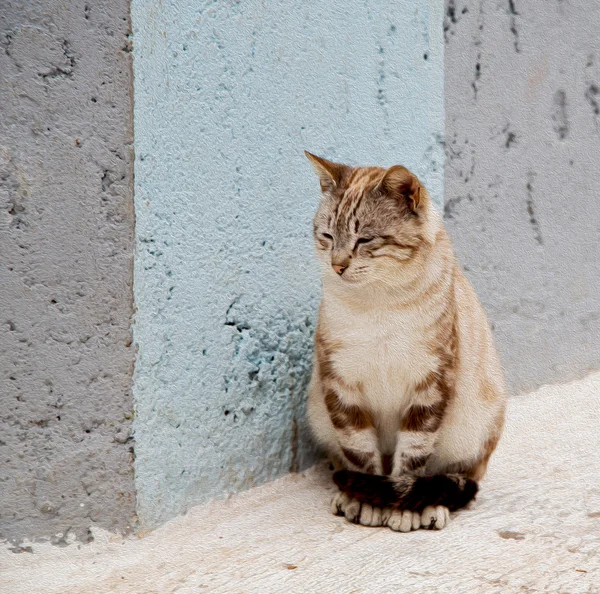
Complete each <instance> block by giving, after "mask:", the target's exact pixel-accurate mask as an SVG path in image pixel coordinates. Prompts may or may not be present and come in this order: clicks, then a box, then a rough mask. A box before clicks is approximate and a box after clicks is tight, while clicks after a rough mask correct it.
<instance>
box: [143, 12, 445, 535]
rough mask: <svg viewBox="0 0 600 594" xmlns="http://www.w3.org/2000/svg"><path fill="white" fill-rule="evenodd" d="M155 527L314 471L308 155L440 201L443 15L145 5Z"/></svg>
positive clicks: (148, 403)
mask: <svg viewBox="0 0 600 594" xmlns="http://www.w3.org/2000/svg"><path fill="white" fill-rule="evenodd" d="M132 18H133V27H134V39H135V49H134V55H135V60H134V72H135V128H136V190H135V203H136V220H137V235H138V237H137V257H136V265H135V287H134V289H135V298H136V304H137V307H138V311H137V314H136V323H135V326H134V336H135V341H136V343H137V346H138V347H139V355H138V359H137V363H136V372H135V382H134V397H135V407H136V416H135V420H134V428H135V438H136V461H135V466H136V486H137V489H138V512H139V516H140V521H141V523H142V525H146V526H148V525H154V524H156V523H158V522H160V521H162V520H164V519H166V518H168V517H169V516H172V515H174V514H176V513H179V512H182V511H184V510H185V509H186V508H187V507H188V506H189V505H191V504H193V503H197V502H200V501H204V500H207V499H209V498H211V497H218V496H222V495H223V494H225V493H227V492H231V491H238V490H241V489H244V488H247V487H250V486H251V485H254V484H256V483H259V482H263V481H265V480H267V479H269V478H272V477H274V476H276V475H279V474H282V473H284V472H287V471H289V470H290V469H296V468H299V467H302V466H304V465H306V464H307V463H308V461H310V460H311V459H312V453H311V449H310V447H309V446H308V445H307V441H306V437H305V427H304V421H303V413H304V399H305V395H306V394H305V392H306V385H307V381H308V377H309V370H310V366H311V361H310V353H311V350H312V336H313V330H314V320H315V314H316V308H317V304H318V297H319V282H318V278H317V270H316V265H315V263H314V258H313V251H312V238H311V234H312V230H311V219H312V214H313V212H314V210H315V208H316V205H317V200H318V183H317V181H316V178H315V177H314V174H313V173H312V170H311V168H310V166H309V164H308V162H307V161H306V159H305V157H304V155H303V153H302V150H303V149H305V148H307V149H309V150H311V151H313V152H315V153H317V154H321V155H323V156H325V157H327V158H330V159H339V160H344V161H347V162H349V163H352V164H381V165H391V164H393V163H396V162H403V163H404V164H406V165H408V166H409V167H412V168H414V170H415V171H416V172H417V173H419V174H421V175H422V176H424V178H425V180H426V181H427V183H428V185H429V187H430V188H431V190H432V193H433V195H434V196H436V198H437V199H438V201H440V202H441V192H442V185H443V182H442V173H443V172H442V162H443V149H442V142H441V133H442V132H443V97H442V93H443V37H442V20H443V4H442V2H441V1H438V0H435V1H433V0H432V1H431V2H430V3H428V2H414V1H413V0H404V1H401V2H398V1H392V0H389V1H385V2H374V1H370V2H369V1H367V2H364V1H362V0H361V1H360V2H359V1H357V0H353V1H351V2H345V3H343V5H342V3H333V2H316V1H306V0H302V1H300V0H297V1H294V2H261V1H259V0H253V1H248V2H227V3H224V2H223V3H218V2H202V3H198V2H192V1H191V0H189V1H184V0H179V1H178V2H174V3H164V2H159V1H158V0H134V1H133V3H132Z"/></svg>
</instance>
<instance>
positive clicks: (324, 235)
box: [322, 233, 333, 241]
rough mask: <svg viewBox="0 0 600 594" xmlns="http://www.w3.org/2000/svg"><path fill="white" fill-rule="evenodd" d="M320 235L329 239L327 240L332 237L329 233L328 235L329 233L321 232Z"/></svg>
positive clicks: (331, 239) (330, 239)
mask: <svg viewBox="0 0 600 594" xmlns="http://www.w3.org/2000/svg"><path fill="white" fill-rule="evenodd" d="M322 235H323V237H324V238H325V239H329V241H333V237H332V236H331V235H329V233H322Z"/></svg>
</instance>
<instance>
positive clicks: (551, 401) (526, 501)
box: [0, 374, 600, 594]
mask: <svg viewBox="0 0 600 594" xmlns="http://www.w3.org/2000/svg"><path fill="white" fill-rule="evenodd" d="M599 453H600V374H596V375H592V376H589V377H587V378H585V379H584V380H581V381H579V382H575V383H572V384H569V385H563V386H548V387H544V388H541V389H540V390H538V391H537V392H534V393H532V394H528V395H526V396H518V397H514V398H512V399H511V401H510V405H509V410H508V422H507V427H506V431H505V434H504V437H503V439H502V442H501V444H500V446H499V449H498V451H497V453H496V455H495V457H494V458H493V459H492V464H491V466H490V469H489V473H488V476H487V478H486V480H485V481H484V482H483V484H482V488H481V492H480V494H479V496H478V498H477V501H476V502H475V503H474V504H473V505H472V506H471V508H470V509H467V510H463V511H462V512H459V513H457V514H455V515H454V517H453V519H452V521H451V523H450V525H449V526H448V527H447V528H446V529H444V530H442V531H441V532H436V531H425V530H419V531H417V532H412V533H409V534H403V533H399V532H392V531H391V530H390V529H388V528H365V527H362V526H355V525H352V524H350V523H348V522H347V521H346V520H345V519H344V518H339V517H334V516H332V515H331V514H330V512H329V499H330V497H331V493H332V487H331V484H330V480H329V472H328V470H327V469H326V468H325V467H324V466H323V465H320V466H317V467H315V468H312V469H310V470H308V471H307V472H304V473H302V474H298V475H292V476H287V477H285V478H283V479H281V480H278V481H276V482H274V483H271V484H268V485H264V486H262V487H258V488H256V489H252V490H251V491H248V492H246V493H243V494H241V495H238V496H235V497H233V498H231V499H229V500H228V501H214V502H211V503H209V504H207V505H203V506H199V507H196V508H194V509H193V510H191V511H190V512H189V513H188V514H187V515H186V516H183V517H180V518H177V519H175V520H173V521H171V522H169V523H167V524H165V525H164V526H162V527H161V528H159V529H157V530H155V531H154V532H151V533H148V534H146V535H144V536H142V537H138V538H127V539H123V538H121V537H119V536H116V535H112V534H109V533H107V532H104V531H102V530H97V531H95V532H94V537H95V540H94V542H93V543H91V544H88V545H79V544H72V545H71V546H68V547H63V548H58V547H53V546H52V545H49V544H35V543H34V544H31V545H30V547H31V549H30V551H31V552H22V553H20V554H15V553H14V552H12V551H10V550H9V549H8V548H6V547H8V545H6V546H5V547H4V548H3V549H2V551H1V552H0V592H2V593H3V594H21V593H22V594H38V593H39V594H42V593H43V594H54V593H59V592H60V593H61V594H63V593H68V594H77V593H90V594H92V593H93V594H102V593H114V594H119V593H120V594H125V593H128V594H150V593H158V594H163V593H164V594H166V593H174V592H177V593H178V594H191V593H192V592H193V593H202V592H210V593H227V594H236V593H261V594H265V593H277V594H278V593H281V592H283V593H294V594H295V593H304V592H306V593H327V592H332V593H334V592H335V593H338V592H339V593H344V594H350V593H351V592H353V593H368V594H374V593H384V592H390V593H404V592H406V593H410V594H416V593H421V592H423V593H428V594H429V593H432V592H435V593H437V592H440V593H445V592H447V593H452V594H457V593H459V594H462V593H468V594H477V593H485V594H493V593H498V594H500V593H502V594H506V593H511V592H519V593H524V592H536V593H538V592H553V593H565V594H566V593H569V594H578V593H600V482H599V478H600V456H599Z"/></svg>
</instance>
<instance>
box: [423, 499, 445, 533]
mask: <svg viewBox="0 0 600 594" xmlns="http://www.w3.org/2000/svg"><path fill="white" fill-rule="evenodd" d="M449 523H450V510H449V509H448V508H447V507H444V506H443V505H436V506H435V507H434V506H432V505H430V506H428V507H426V508H425V509H424V510H423V512H422V513H421V526H422V527H423V528H427V529H429V530H441V529H442V528H445V527H446V526H447V525H448V524H449Z"/></svg>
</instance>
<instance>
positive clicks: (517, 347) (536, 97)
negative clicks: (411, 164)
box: [444, 0, 600, 390]
mask: <svg viewBox="0 0 600 594" xmlns="http://www.w3.org/2000/svg"><path fill="white" fill-rule="evenodd" d="M599 30H600V3H598V2H570V1H566V0H554V1H552V2H549V1H543V0H528V1H527V2H525V1H524V0H505V1H502V2H498V1H495V0H494V1H492V0H467V1H463V0H456V1H454V0H447V2H446V16H445V23H444V33H445V40H446V44H445V47H446V57H445V99H446V158H447V161H446V177H445V213H446V223H447V225H448V227H449V230H450V232H451V234H452V236H453V238H454V242H455V246H456V249H457V252H458V254H459V257H460V259H461V261H462V262H463V263H464V264H465V265H466V266H465V267H466V270H467V274H468V276H469V278H470V279H471V280H472V281H473V283H474V285H475V287H476V288H477V290H478V292H479V294H480V296H481V297H482V300H483V302H484V304H485V306H486V309H487V311H488V312H489V314H490V318H491V320H492V322H493V325H494V327H495V332H496V336H497V339H498V343H499V347H500V351H501V355H502V358H503V362H504V366H505V368H506V372H507V377H508V380H509V384H510V386H511V388H512V389H514V390H523V389H529V388H532V387H535V386H537V385H539V384H541V383H542V382H556V381H559V380H565V379H569V378H573V377H576V376H580V375H582V374H583V373H584V372H585V371H587V370H589V369H597V368H598V367H600V297H599V296H600V244H599V241H598V238H599V237H600V201H599V199H598V197H599V195H600V176H599V175H598V171H599V166H600V43H599V37H598V31H599Z"/></svg>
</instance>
